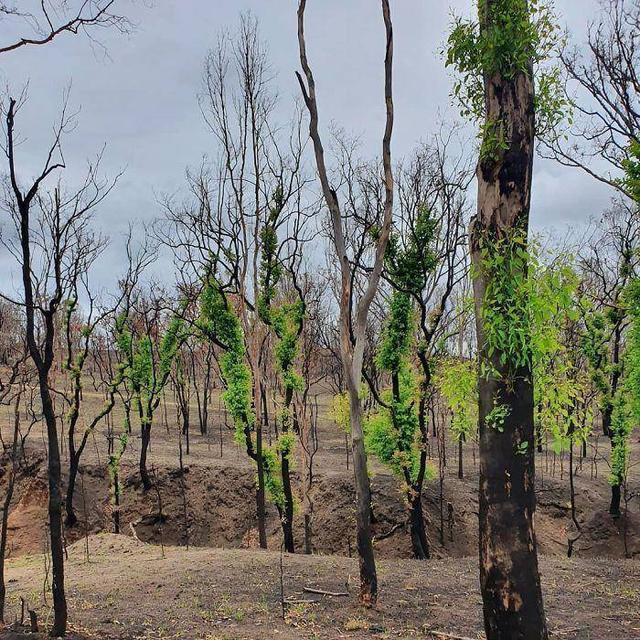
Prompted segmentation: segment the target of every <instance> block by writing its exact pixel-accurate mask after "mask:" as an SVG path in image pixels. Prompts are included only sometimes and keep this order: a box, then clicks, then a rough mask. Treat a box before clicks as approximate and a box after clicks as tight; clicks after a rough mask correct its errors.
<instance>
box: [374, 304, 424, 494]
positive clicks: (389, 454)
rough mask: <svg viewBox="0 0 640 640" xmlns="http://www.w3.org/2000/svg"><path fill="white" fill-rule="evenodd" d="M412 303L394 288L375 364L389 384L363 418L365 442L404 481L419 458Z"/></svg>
mask: <svg viewBox="0 0 640 640" xmlns="http://www.w3.org/2000/svg"><path fill="white" fill-rule="evenodd" d="M412 315H413V305H412V302H411V298H410V297H409V295H408V294H407V293H404V292H401V291H395V292H394V293H393V296H392V298H391V304H390V308H389V319H388V321H387V323H386V326H385V328H384V332H383V336H382V341H381V345H380V349H379V351H378V355H377V364H378V366H379V367H380V369H381V370H383V371H385V372H387V373H388V374H389V375H390V377H391V381H392V388H391V389H389V390H386V391H385V392H384V393H383V401H384V403H385V406H383V407H382V408H381V409H380V410H379V411H377V412H375V413H372V414H370V415H369V416H368V417H367V419H366V421H365V425H364V426H365V442H366V445H367V448H368V449H369V451H371V452H372V453H373V454H374V455H375V456H376V457H377V458H378V459H379V460H380V461H381V462H382V463H383V464H385V465H387V466H388V467H389V468H390V469H391V470H392V471H393V472H394V473H395V474H397V475H399V476H400V477H404V479H405V480H406V481H407V482H410V483H411V482H415V480H416V478H417V474H418V469H419V461H420V450H421V448H420V441H419V435H420V431H419V423H418V414H417V410H416V399H417V397H418V386H417V384H416V379H415V375H414V373H413V371H412V370H411V367H410V364H409V358H408V355H409V350H410V345H411V341H412V337H413V336H412V333H413V322H412Z"/></svg>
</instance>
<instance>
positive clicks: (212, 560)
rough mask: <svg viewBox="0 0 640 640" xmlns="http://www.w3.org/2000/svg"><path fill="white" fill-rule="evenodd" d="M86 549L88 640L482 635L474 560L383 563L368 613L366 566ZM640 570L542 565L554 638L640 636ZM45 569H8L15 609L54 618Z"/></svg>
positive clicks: (78, 623)
mask: <svg viewBox="0 0 640 640" xmlns="http://www.w3.org/2000/svg"><path fill="white" fill-rule="evenodd" d="M88 547H89V562H87V554H86V548H85V542H84V541H78V542H77V543H75V544H74V545H72V546H71V547H70V548H69V561H68V563H67V585H68V593H69V596H70V611H71V623H72V624H71V626H72V629H73V632H74V633H76V634H77V637H81V638H86V639H90V638H109V639H114V640H115V639H118V640H134V639H143V638H149V639H151V638H153V639H159V638H181V639H192V640H196V639H203V640H204V639H206V640H223V639H224V640H232V639H233V640H239V639H251V640H261V639H266V638H282V639H283V640H289V639H291V640H293V639H320V638H327V639H334V638H381V639H382V638H445V637H446V636H443V635H440V636H438V635H437V633H434V632H438V633H446V634H450V635H454V636H462V637H465V638H472V639H476V638H480V637H482V626H481V625H482V623H481V606H480V595H479V590H478V584H477V567H476V561H475V560H474V559H472V558H465V559H459V560H456V562H451V561H449V560H446V559H442V560H432V561H426V562H417V561H411V560H393V561H391V560H382V561H380V563H379V577H380V601H379V604H378V607H377V608H376V609H375V610H365V609H363V608H362V607H360V606H359V605H358V602H357V575H358V569H357V563H356V561H355V560H354V559H350V558H344V557H338V556H331V557H325V556H303V555H286V554H284V555H282V556H281V555H280V554H279V553H277V552H264V551H247V550H230V549H227V550H225V549H203V548H198V549H193V548H192V549H189V550H186V548H183V547H165V548H164V555H163V551H162V549H161V548H160V547H158V546H155V545H147V544H144V543H139V542H136V541H135V540H133V539H132V538H126V537H124V536H114V535H112V534H100V535H96V536H91V537H90V538H89V539H88ZM281 560H282V567H283V571H282V587H283V595H284V601H285V604H284V610H285V613H284V619H283V617H282V608H283V607H282V598H281V579H280V578H281V574H280V562H281ZM639 568H640V565H639V564H638V562H637V561H635V560H615V561H613V560H610V559H596V558H591V559H588V560H584V559H582V560H575V559H572V560H568V559H566V558H560V557H546V558H543V560H542V563H541V569H542V578H543V584H544V589H545V595H546V606H547V616H548V619H549V626H550V629H551V631H552V637H553V638H563V639H581V640H604V639H605V638H606V639H607V640H623V639H624V640H633V639H638V638H640V609H639V607H640V573H639V571H638V569H639ZM43 569H44V567H43V560H42V557H38V556H34V557H24V558H21V559H16V560H13V561H12V562H10V565H9V579H10V583H9V610H10V611H17V610H18V607H19V602H18V598H19V596H20V595H22V596H23V597H25V598H26V599H28V600H29V602H30V604H31V606H33V607H34V608H35V609H36V610H37V611H38V612H39V618H40V619H41V620H46V618H47V614H48V609H47V607H46V605H45V603H44V602H43V600H42V596H41V593H42V581H43V573H44V572H43ZM304 587H310V588H316V589H320V590H324V591H329V592H332V593H346V594H347V595H345V596H342V595H338V596H328V595H320V594H313V593H308V592H305V591H304V590H303V589H304ZM0 637H2V638H7V639H8V638H17V637H19V636H18V635H15V634H11V633H10V632H7V633H5V635H0ZM30 637H33V636H30Z"/></svg>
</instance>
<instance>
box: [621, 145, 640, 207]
mask: <svg viewBox="0 0 640 640" xmlns="http://www.w3.org/2000/svg"><path fill="white" fill-rule="evenodd" d="M623 168H624V173H625V175H624V178H622V180H621V182H622V186H623V188H624V189H625V191H626V192H627V193H628V194H629V195H630V196H631V198H632V199H633V201H634V202H636V203H638V204H640V141H638V140H633V141H632V142H631V144H630V145H629V149H628V157H627V158H626V159H625V160H624V161H623Z"/></svg>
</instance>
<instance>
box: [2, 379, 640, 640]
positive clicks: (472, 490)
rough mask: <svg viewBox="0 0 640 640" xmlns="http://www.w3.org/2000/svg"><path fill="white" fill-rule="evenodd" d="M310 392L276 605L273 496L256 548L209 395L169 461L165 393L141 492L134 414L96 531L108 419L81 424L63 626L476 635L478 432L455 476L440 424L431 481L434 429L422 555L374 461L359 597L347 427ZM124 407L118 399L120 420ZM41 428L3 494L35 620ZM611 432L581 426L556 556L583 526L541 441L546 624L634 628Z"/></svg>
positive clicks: (237, 461) (247, 474)
mask: <svg viewBox="0 0 640 640" xmlns="http://www.w3.org/2000/svg"><path fill="white" fill-rule="evenodd" d="M87 397H88V400H89V403H88V404H89V407H88V408H89V410H90V409H91V407H92V398H91V394H89V393H88V392H87ZM93 401H94V403H95V406H96V407H97V406H99V403H100V402H101V399H100V397H99V396H97V395H96V397H95V399H94V400H93ZM319 401H320V407H321V414H322V415H324V418H323V419H322V420H321V422H320V426H319V434H318V439H319V451H318V454H317V455H316V457H315V459H314V470H315V473H314V488H313V492H312V498H313V505H314V506H313V512H312V517H311V522H312V529H313V538H312V548H313V552H314V555H313V556H303V555H301V554H296V555H285V556H283V566H284V573H283V587H284V594H285V598H286V599H288V602H287V603H285V618H284V620H283V619H282V603H281V599H280V571H279V563H280V554H279V553H278V552H277V551H278V549H279V548H280V542H281V532H280V526H279V521H278V517H277V512H276V510H275V509H274V508H273V507H272V506H269V508H268V534H269V548H270V550H271V551H269V552H264V551H260V550H258V549H257V547H258V544H257V542H258V541H257V531H256V519H255V490H254V483H255V470H254V468H253V467H252V465H251V464H250V461H249V460H248V459H247V456H246V454H245V452H244V451H243V449H242V448H240V447H239V446H238V445H236V444H235V443H234V441H233V437H232V432H231V429H230V428H229V427H228V426H227V422H226V419H225V415H224V410H223V409H222V408H221V407H220V405H219V402H218V400H217V398H216V399H215V400H214V405H213V407H212V410H211V417H210V423H209V424H210V428H209V433H208V434H206V435H200V434H199V433H198V430H197V427H196V426H192V430H191V434H190V435H191V437H190V452H189V454H188V455H186V453H185V456H184V465H185V468H184V473H183V472H181V471H180V468H179V466H178V428H177V426H176V424H177V420H176V417H175V405H173V404H172V403H168V405H167V415H166V416H165V415H164V412H160V413H158V415H157V421H156V423H155V424H154V427H153V436H152V446H151V452H150V453H151V455H150V468H151V469H152V475H153V476H154V477H155V479H156V486H157V490H151V491H148V492H145V491H143V489H142V487H141V484H140V480H139V475H138V471H137V457H138V453H139V439H138V437H137V435H136V431H137V430H136V429H135V427H134V432H133V434H132V436H131V438H130V442H129V445H128V449H127V452H126V454H125V457H124V459H123V463H122V472H121V480H122V487H123V490H122V511H121V514H122V518H121V520H122V535H120V536H114V535H111V534H109V533H106V532H110V531H112V526H113V525H112V519H111V511H110V506H109V476H108V473H107V470H106V459H107V446H106V445H107V439H106V437H105V436H106V432H107V427H106V425H105V424H103V425H101V426H100V428H99V429H98V430H97V431H96V432H95V434H94V435H93V436H92V437H91V439H90V443H89V446H88V447H87V451H86V452H85V455H84V457H83V462H82V465H81V473H80V477H79V479H78V485H77V491H76V496H75V507H76V512H77V515H78V517H79V523H78V525H77V526H76V527H74V528H73V529H68V530H67V531H66V532H65V536H66V542H67V545H68V553H69V561H68V563H67V584H68V592H69V597H70V612H71V621H72V631H73V633H74V634H75V636H70V637H75V638H77V639H78V640H81V639H88V638H114V639H116V638H119V639H125V638H126V639H129V638H130V639H133V638H140V639H142V638H193V639H200V638H202V639H207V640H222V639H225V640H231V639H236V638H237V639H244V638H247V639H248V638H251V639H254V640H257V639H260V638H277V637H280V638H283V639H288V638H303V639H304V638H328V639H329V638H331V639H332V638H342V637H354V638H362V637H379V638H413V637H420V638H424V637H426V638H429V637H434V638H436V637H439V638H446V637H447V636H446V635H444V636H442V635H441V636H437V635H434V634H433V633H431V632H434V631H438V632H442V633H445V634H449V635H451V634H453V635H454V636H461V637H463V638H477V637H480V635H481V629H482V625H481V604H480V595H479V591H478V585H477V560H476V555H477V485H478V475H477V464H476V458H477V451H476V447H475V445H474V444H473V443H468V444H466V445H465V447H464V457H463V462H464V467H465V477H464V479H462V480H460V479H458V477H457V451H456V447H455V446H454V444H453V443H452V442H450V441H447V443H446V446H447V452H446V453H447V460H446V467H445V469H444V475H443V480H442V485H441V483H440V481H439V478H438V474H437V465H438V460H437V453H436V448H435V441H434V442H433V444H432V445H431V447H432V451H431V452H430V455H431V464H432V467H433V468H432V471H433V474H432V475H433V477H432V479H431V480H429V482H428V483H427V486H426V489H425V495H424V507H425V516H426V520H427V529H428V536H429V539H430V544H431V551H432V556H433V559H432V560H429V561H427V562H417V561H414V560H411V559H410V558H411V547H410V538H409V532H408V529H407V527H406V524H405V523H406V513H405V508H404V505H403V499H402V493H401V491H400V486H399V485H398V483H397V481H396V479H395V478H394V477H393V476H392V475H391V474H390V473H389V472H388V471H387V470H386V469H384V468H383V467H382V466H381V465H379V464H378V463H377V462H376V461H375V460H372V461H371V470H372V487H373V515H374V520H375V521H374V534H375V536H376V542H375V548H376V553H377V557H378V558H379V567H380V581H381V599H380V604H379V606H378V608H377V609H376V610H374V611H364V610H363V609H361V608H360V607H359V606H358V604H357V599H356V595H357V593H356V590H357V563H356V561H355V560H354V559H352V558H350V556H352V555H354V554H355V547H356V545H355V522H354V490H353V480H352V471H351V468H350V467H349V468H347V453H346V448H345V441H344V434H343V433H341V432H340V431H339V429H338V428H337V427H336V426H335V425H334V424H333V423H332V422H331V420H330V419H329V418H328V417H327V416H328V411H327V409H328V402H329V399H328V396H326V395H323V396H320V397H319ZM194 414H195V409H194ZM0 418H2V416H0ZM121 418H122V417H121V416H120V415H119V413H118V412H117V411H116V412H115V413H114V415H113V425H114V430H115V432H116V433H117V432H118V430H119V426H118V424H121ZM0 424H1V425H2V427H3V428H4V429H5V430H4V432H3V433H4V437H5V438H6V437H7V435H8V434H7V431H6V427H7V425H8V424H9V421H8V420H5V419H4V418H2V420H1V422H0ZM267 438H268V434H267ZM434 440H435V439H434ZM44 442H45V441H44V437H43V434H42V431H41V427H40V425H36V426H35V427H34V428H33V430H32V432H31V434H30V436H29V438H28V440H27V443H28V445H27V451H26V454H25V456H24V459H23V461H22V462H23V464H22V468H21V471H20V475H19V478H18V483H17V487H16V491H15V497H14V501H13V503H12V505H11V510H10V517H9V528H10V531H9V533H10V535H9V549H8V551H9V553H8V555H9V562H8V578H9V580H10V582H9V584H8V587H9V615H10V616H11V619H13V616H14V614H15V613H16V612H17V611H18V610H19V598H20V596H22V597H24V598H25V599H26V600H27V601H28V602H29V603H30V604H31V605H32V606H33V607H34V608H35V609H36V610H37V611H38V614H39V619H40V620H41V622H42V623H46V620H47V616H48V615H49V604H48V600H47V599H46V598H45V596H44V594H45V592H46V589H45V588H44V582H45V572H46V566H45V561H44V556H43V555H42V553H43V551H46V541H47V531H46V521H47V517H46V516H47V514H46V500H47V484H46V459H45V449H44ZM183 444H184V441H183ZM632 448H633V459H634V460H635V459H637V458H638V457H639V456H640V446H639V445H638V443H637V442H634V443H633V447H632ZM608 450H609V444H608V441H607V440H606V438H603V437H602V436H600V437H598V436H597V435H596V436H594V437H593V438H592V439H591V441H590V443H589V447H588V450H587V457H585V458H584V459H580V456H579V455H578V452H576V469H575V477H574V479H575V485H576V515H577V519H578V522H579V524H580V535H579V537H578V540H577V541H576V543H575V545H574V549H573V556H572V558H570V559H568V558H567V557H566V555H567V541H568V538H569V537H575V536H576V534H577V532H576V531H575V528H574V526H573V524H572V522H571V517H570V500H569V474H568V459H567V456H566V455H565V456H556V455H554V454H553V453H552V451H551V450H550V449H546V450H545V452H543V453H541V454H538V455H537V461H536V463H537V496H538V511H537V514H536V532H537V537H538V543H539V549H540V553H541V567H542V574H543V586H544V589H545V594H546V604H547V614H548V617H549V623H550V627H551V629H552V630H553V632H554V636H553V637H555V638H580V639H589V640H591V639H593V640H604V639H614V640H615V639H618V638H619V639H622V638H625V639H627V638H629V639H640V619H639V617H638V616H639V613H638V612H639V611H640V609H639V607H638V605H639V602H638V599H639V598H640V572H639V571H638V569H639V568H640V565H639V564H638V563H639V562H640V560H634V559H633V558H634V557H635V556H637V555H638V554H640V535H639V532H640V516H639V514H640V504H639V500H638V498H637V497H634V498H632V499H630V500H629V502H628V513H627V514H626V516H625V517H623V518H620V519H613V518H611V516H610V515H609V514H608V512H607V508H608V500H609V493H610V489H609V486H608V483H607V475H608V462H607V456H608ZM62 459H63V466H66V464H65V461H66V460H67V451H66V445H63V447H62ZM5 462H6V460H5ZM301 464H302V463H298V469H297V470H296V471H295V477H294V485H295V487H296V490H297V497H298V501H299V503H300V508H299V509H298V511H297V514H296V521H295V537H296V547H297V549H299V550H302V548H303V542H304V540H303V535H304V533H303V526H302V515H303V514H302V499H301V493H300V478H301V475H302V469H301V468H300V465H301ZM5 482H6V467H5V468H3V466H2V465H1V464H0V495H2V493H3V491H4V487H5ZM639 484H640V473H639V469H638V467H636V466H634V467H633V470H632V474H631V476H630V487H631V490H633V489H634V487H637V486H638V485H639ZM449 505H450V507H451V508H450V509H449ZM185 514H186V515H185ZM449 514H451V516H449ZM134 536H135V537H136V538H138V539H139V541H137V540H136V539H135V538H134ZM87 541H88V545H89V559H90V562H88V563H87V561H86V549H85V545H86V544H87ZM187 545H188V546H189V548H188V549H187ZM163 548H164V557H163V551H162V549H163ZM625 557H628V558H631V559H625ZM452 558H453V559H455V560H452ZM304 586H312V587H320V588H321V589H324V590H328V591H333V592H348V594H349V595H348V596H335V597H332V596H318V595H313V594H310V593H305V592H303V587H304ZM301 600H302V601H303V602H299V601H301ZM307 600H311V602H307ZM0 637H2V638H12V639H16V638H22V637H25V638H27V637H28V638H34V637H35V636H34V635H33V634H27V635H20V633H19V632H18V630H16V629H13V630H10V631H5V634H4V635H2V634H0Z"/></svg>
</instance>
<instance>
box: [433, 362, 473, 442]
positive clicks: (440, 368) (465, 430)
mask: <svg viewBox="0 0 640 640" xmlns="http://www.w3.org/2000/svg"><path fill="white" fill-rule="evenodd" d="M434 382H435V385H436V387H437V389H438V391H439V392H440V395H441V396H442V397H443V398H444V400H445V402H446V403H447V406H448V407H449V410H450V411H451V432H452V434H453V436H454V438H455V439H456V440H457V441H459V440H466V439H468V438H471V437H473V435H474V434H475V432H476V430H477V428H478V369H477V365H476V362H475V361H474V360H463V359H460V358H443V359H441V360H440V361H439V362H438V363H437V366H436V370H435V375H434Z"/></svg>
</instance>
